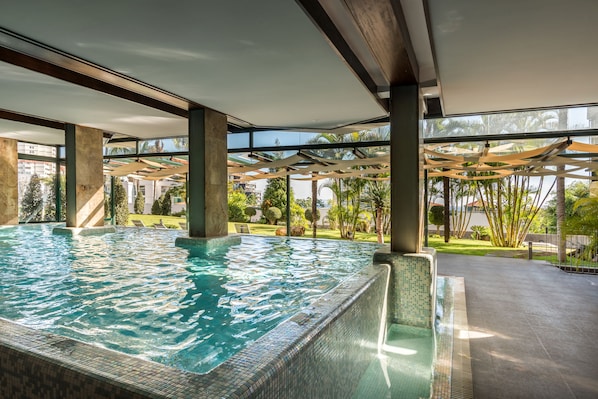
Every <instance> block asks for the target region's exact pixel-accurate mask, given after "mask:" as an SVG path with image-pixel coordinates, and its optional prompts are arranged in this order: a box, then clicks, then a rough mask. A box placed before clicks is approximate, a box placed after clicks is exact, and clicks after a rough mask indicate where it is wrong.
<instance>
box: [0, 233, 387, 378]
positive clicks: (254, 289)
mask: <svg viewBox="0 0 598 399" xmlns="http://www.w3.org/2000/svg"><path fill="white" fill-rule="evenodd" d="M52 227H53V226H48V225H37V226H19V227H14V228H9V229H1V230H0V317H4V318H7V319H10V320H13V321H16V322H19V323H22V324H24V325H27V326H29V327H33V328H39V329H44V330H46V331H50V332H54V333H57V334H61V335H65V336H68V337H71V338H76V339H79V340H82V341H85V342H92V343H94V344H97V345H101V346H105V347H108V348H111V349H115V350H119V351H122V352H126V353H129V354H133V355H138V356H141V357H144V358H146V359H151V360H155V361H159V362H162V363H165V364H167V365H171V366H175V367H178V368H181V369H185V370H189V371H195V372H206V371H208V370H210V369H211V368H213V367H215V366H216V365H218V364H219V363H221V362H222V361H224V360H226V359H227V358H228V357H230V356H231V355H232V354H234V353H236V352H238V351H239V350H240V349H242V348H244V347H245V346H246V345H247V344H248V343H250V342H252V341H254V340H255V339H257V338H258V337H260V336H261V335H263V334H264V333H265V332H266V331H269V330H271V329H272V328H274V327H275V326H276V325H278V324H279V323H280V322H281V321H283V320H285V319H287V318H289V317H290V316H292V315H293V314H295V313H296V312H297V311H299V310H300V309H301V308H302V307H305V306H306V305H307V304H309V303H311V302H312V301H313V300H314V299H315V298H317V297H319V296H321V295H322V294H323V293H325V292H326V291H328V290H330V289H331V288H333V287H335V286H337V285H338V284H339V282H340V281H342V280H343V279H346V278H348V277H349V276H351V275H352V274H354V273H355V272H357V271H358V270H360V269H361V268H363V267H364V266H366V265H368V264H370V263H371V259H372V255H373V252H374V251H375V250H376V248H377V246H376V245H372V244H356V243H351V242H341V241H329V240H322V241H318V240H297V239H286V238H285V239H281V238H275V237H258V236H243V238H242V242H241V244H238V245H233V246H231V247H228V248H225V249H223V250H218V251H214V252H210V253H209V254H207V255H206V256H203V257H197V256H190V254H189V250H187V249H183V248H178V247H175V246H174V241H175V238H176V237H177V236H178V235H181V234H184V232H181V231H180V230H179V231H174V230H173V231H165V230H155V229H131V228H122V229H118V231H117V233H115V234H107V235H102V236H85V237H68V236H63V235H53V234H52V233H51V229H52Z"/></svg>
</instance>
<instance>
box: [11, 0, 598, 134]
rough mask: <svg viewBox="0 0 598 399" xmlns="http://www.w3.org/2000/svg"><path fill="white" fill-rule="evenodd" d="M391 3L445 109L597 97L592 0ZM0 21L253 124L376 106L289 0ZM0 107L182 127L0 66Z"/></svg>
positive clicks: (105, 6)
mask: <svg viewBox="0 0 598 399" xmlns="http://www.w3.org/2000/svg"><path fill="white" fill-rule="evenodd" d="M335 1H336V4H335V5H334V7H337V8H338V7H343V4H344V3H343V2H342V1H338V0H335ZM324 3H326V4H329V5H331V4H332V1H330V2H328V1H326V2H324ZM401 5H402V7H403V11H404V15H405V19H406V25H407V28H408V30H409V34H410V36H411V42H412V44H413V50H414V54H415V57H416V58H417V62H418V65H419V75H420V81H421V82H429V81H433V80H434V79H437V80H438V83H439V87H438V88H436V89H432V90H430V89H429V88H428V89H426V90H427V91H431V92H432V93H438V92H440V93H441V99H442V104H443V109H444V111H445V113H446V114H471V113H480V112H494V111H501V110H512V109H528V108H538V107H554V106H568V105H579V104H598V78H597V77H596V73H595V70H596V65H598V52H597V51H596V46H595V44H594V43H593V41H595V38H597V37H598V24H597V23H595V21H594V20H593V18H595V16H596V15H598V1H595V0H568V1H557V0H543V1H537V0H536V1H534V0H503V1H494V0H477V1H471V0H427V1H424V0H401ZM425 6H427V11H428V20H429V22H430V25H429V26H428V25H427V21H426V15H425V13H424V10H425V9H426V7H425ZM347 15H349V14H348V13H347ZM0 27H2V28H4V29H7V30H10V31H12V32H15V33H17V34H19V35H22V36H24V37H27V38H30V39H32V40H33V41H35V42H39V43H42V44H45V45H48V46H51V47H53V48H55V49H57V50H60V51H62V52H65V53H68V54H71V55H73V56H75V57H77V58H79V59H82V60H84V61H88V62H91V63H94V64H96V65H98V66H101V67H103V68H107V69H109V70H112V71H115V72H117V73H120V74H122V75H125V76H129V77H131V78H134V79H136V80H138V81H140V82H144V83H146V84H148V85H151V86H153V87H155V88H158V89H161V90H163V91H166V92H170V93H173V94H174V95H176V96H178V97H181V98H183V99H187V100H190V101H191V102H195V103H199V104H201V105H204V106H207V107H210V108H213V109H215V110H218V111H220V112H223V113H225V114H227V115H229V116H230V117H231V118H235V119H239V120H242V121H246V122H247V123H248V124H251V125H254V126H258V127H271V128H273V129H286V128H309V129H322V130H324V129H335V128H337V127H339V126H344V125H350V124H357V123H359V122H363V121H367V120H371V119H377V118H380V117H385V116H386V115H387V113H386V111H385V110H384V109H383V108H382V106H381V105H380V103H379V99H377V98H376V96H375V95H373V94H372V93H371V92H370V90H368V89H367V88H366V87H365V85H364V84H363V83H362V82H361V81H360V80H359V78H358V77H357V76H356V74H355V73H354V72H353V71H352V70H351V68H349V66H348V65H347V64H346V62H345V61H344V60H343V59H342V58H341V57H339V52H338V51H337V50H336V49H335V48H333V46H332V45H331V42H330V41H329V40H328V38H326V37H325V36H324V34H323V33H322V31H321V30H320V29H319V28H318V27H317V26H316V25H315V24H314V22H312V20H311V19H310V17H309V16H308V15H306V13H305V12H304V11H303V10H302V8H301V7H300V6H299V5H298V2H296V1H293V0H252V1H242V0H219V1H211V2H206V1H196V0H180V1H177V2H165V1H158V0H153V1H150V0H143V1H142V0H137V1H133V0H129V1H115V0H105V1H93V2H92V1H87V2H81V1H76V0H53V1H45V0H21V1H18V2H17V1H13V2H10V4H4V5H3V7H2V11H1V12H0ZM379 28H380V27H376V29H379ZM428 34H431V38H432V40H431V41H432V44H430V38H429V36H428ZM1 46H2V42H1V41H0V47H1ZM370 59H373V58H372V57H370ZM0 60H1V58H0ZM383 90H385V88H383V87H382V88H380V91H383ZM0 109H5V110H9V111H13V112H17V113H23V114H28V115H33V116H39V117H43V118H48V119H51V120H57V121H64V122H68V123H76V124H81V125H86V126H92V127H96V128H100V129H104V130H106V131H108V132H113V133H118V134H122V135H130V136H135V137H140V138H156V137H165V136H178V135H185V134H186V130H187V122H186V120H185V118H183V117H180V116H176V115H173V114H171V113H167V112H164V111H160V110H156V109H154V108H150V107H148V106H144V105H140V104H136V103H134V102H131V101H128V100H124V99H121V98H117V97H114V96H112V95H108V94H104V93H101V92H99V91H95V90H92V89H89V88H85V87H82V86H77V85H75V84H73V83H68V82H65V81H61V80H59V79H56V78H52V77H49V76H46V75H43V74H40V73H38V72H33V71H30V70H27V69H24V68H21V67H19V66H15V65H11V64H8V63H6V62H0ZM36 132H38V134H37V135H36ZM0 136H5V137H14V138H20V139H22V140H27V141H38V142H41V143H47V144H62V143H63V142H64V139H63V136H64V135H63V133H62V132H61V131H58V130H54V129H48V128H40V127H37V126H33V125H27V124H24V123H17V122H11V121H7V120H2V119H0Z"/></svg>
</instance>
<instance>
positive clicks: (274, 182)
mask: <svg viewBox="0 0 598 399" xmlns="http://www.w3.org/2000/svg"><path fill="white" fill-rule="evenodd" d="M289 189H290V190H291V192H290V194H291V195H290V196H291V208H292V207H293V204H294V203H295V195H294V193H293V189H292V188H289ZM272 206H274V207H276V208H278V209H280V210H281V212H282V220H286V218H287V214H286V208H287V182H286V178H284V177H275V178H272V179H269V180H268V183H267V185H266V189H265V190H264V195H263V200H262V205H261V208H262V212H263V213H264V214H265V212H266V210H267V209H268V208H270V207H272ZM301 213H303V212H301Z"/></svg>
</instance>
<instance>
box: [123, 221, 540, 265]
mask: <svg viewBox="0 0 598 399" xmlns="http://www.w3.org/2000/svg"><path fill="white" fill-rule="evenodd" d="M133 219H136V220H141V221H142V222H143V223H144V224H145V225H146V226H148V227H152V226H153V225H154V224H155V223H159V222H160V220H162V222H163V223H164V224H165V225H166V226H167V227H169V228H174V229H180V226H179V223H180V222H184V221H185V218H184V217H179V216H160V215H136V214H131V215H130V216H129V223H128V226H133V223H132V222H131V220H133ZM247 225H248V226H249V229H250V231H251V233H252V234H258V235H266V236H274V235H276V229H277V228H279V227H284V226H272V225H268V224H260V223H247ZM228 232H229V233H235V224H234V223H233V222H229V224H228ZM317 233H318V236H317V238H325V239H332V240H339V239H341V238H340V233H339V231H338V230H330V229H323V228H318V231H317ZM311 236H312V230H311V229H305V235H304V237H311ZM389 240H390V237H389V236H384V242H385V243H388V242H389ZM355 241H363V242H377V237H376V234H375V233H361V232H358V233H356V234H355ZM428 246H430V247H432V248H435V249H436V250H437V251H438V252H441V253H451V254H459V255H478V256H486V255H494V256H504V257H511V258H527V248H499V247H495V246H493V245H492V244H491V243H490V242H489V241H480V240H470V239H457V238H451V239H450V241H449V242H448V243H445V242H444V238H440V237H429V239H428ZM534 259H541V257H540V256H538V257H536V256H535V255H534Z"/></svg>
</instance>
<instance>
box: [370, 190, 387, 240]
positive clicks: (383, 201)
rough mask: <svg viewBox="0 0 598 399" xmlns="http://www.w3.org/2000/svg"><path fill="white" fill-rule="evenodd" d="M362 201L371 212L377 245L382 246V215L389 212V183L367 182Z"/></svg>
mask: <svg viewBox="0 0 598 399" xmlns="http://www.w3.org/2000/svg"><path fill="white" fill-rule="evenodd" d="M364 201H365V202H366V203H367V204H369V205H370V207H371V209H372V210H373V214H374V220H375V224H376V236H377V239H378V243H379V244H384V226H383V223H382V222H383V218H384V215H385V214H387V213H388V212H389V211H390V182H389V181H388V180H368V181H367V183H366V185H365V190H364Z"/></svg>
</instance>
